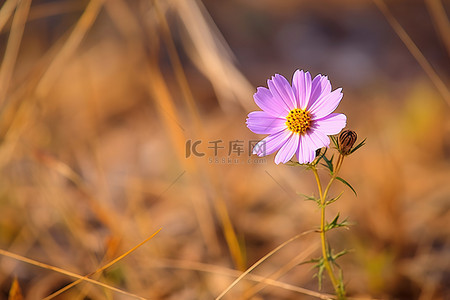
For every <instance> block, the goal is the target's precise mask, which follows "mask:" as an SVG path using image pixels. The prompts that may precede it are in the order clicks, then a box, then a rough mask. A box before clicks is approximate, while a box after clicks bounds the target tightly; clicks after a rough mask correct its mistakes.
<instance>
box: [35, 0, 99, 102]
mask: <svg viewBox="0 0 450 300" xmlns="http://www.w3.org/2000/svg"><path fill="white" fill-rule="evenodd" d="M102 6H103V0H91V1H90V2H89V4H88V6H87V7H86V9H85V10H84V12H83V14H82V15H81V17H80V19H79V20H78V22H77V24H76V25H75V28H74V29H73V31H72V33H71V34H70V36H69V38H68V39H67V41H66V43H65V44H64V46H63V47H62V48H61V50H60V51H59V52H58V54H57V56H56V57H55V58H54V60H53V61H52V63H51V65H50V66H49V68H48V70H47V72H46V73H45V74H44V75H43V77H42V79H41V81H40V82H39V84H38V86H37V87H36V94H37V95H38V97H41V98H42V97H45V95H46V94H47V93H48V90H49V89H50V88H51V86H52V84H53V82H54V80H55V79H56V78H57V77H58V75H59V74H60V72H61V70H63V69H64V64H65V63H66V62H67V60H68V59H69V58H70V57H71V56H72V55H73V53H74V52H75V50H76V49H77V48H78V46H79V45H80V43H81V41H82V40H83V38H84V36H85V35H86V33H87V32H88V30H89V29H90V28H91V27H92V25H93V24H94V21H95V20H96V19H97V16H98V14H99V13H100V10H101V8H102Z"/></svg>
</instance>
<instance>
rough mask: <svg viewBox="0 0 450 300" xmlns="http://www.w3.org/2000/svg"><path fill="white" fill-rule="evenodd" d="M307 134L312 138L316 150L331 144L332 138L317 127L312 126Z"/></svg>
mask: <svg viewBox="0 0 450 300" xmlns="http://www.w3.org/2000/svg"><path fill="white" fill-rule="evenodd" d="M307 135H308V136H309V138H310V139H311V143H313V144H314V147H315V149H314V150H317V149H319V148H322V147H328V146H329V145H330V138H329V137H328V136H327V135H326V134H325V133H323V132H321V131H319V130H317V129H314V128H310V129H309V131H308V134H307Z"/></svg>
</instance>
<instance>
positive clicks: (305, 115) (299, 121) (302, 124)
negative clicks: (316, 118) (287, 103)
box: [286, 108, 311, 134]
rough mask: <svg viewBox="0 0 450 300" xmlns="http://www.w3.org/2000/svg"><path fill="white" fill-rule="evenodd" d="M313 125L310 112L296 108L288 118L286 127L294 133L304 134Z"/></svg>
mask: <svg viewBox="0 0 450 300" xmlns="http://www.w3.org/2000/svg"><path fill="white" fill-rule="evenodd" d="M310 125H311V117H310V115H309V112H307V111H305V110H303V109H300V108H296V109H293V110H291V111H290V112H289V114H288V116H287V117H286V126H287V127H288V128H289V130H291V131H292V132H295V133H299V134H303V133H305V132H306V130H307V129H308V128H309V127H310Z"/></svg>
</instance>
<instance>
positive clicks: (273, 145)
mask: <svg viewBox="0 0 450 300" xmlns="http://www.w3.org/2000/svg"><path fill="white" fill-rule="evenodd" d="M291 133H292V132H291V131H290V130H289V129H286V130H283V131H280V132H277V133H275V134H271V135H269V136H268V137H266V138H265V139H263V140H261V141H260V142H258V143H257V144H256V145H255V147H253V154H257V155H258V156H266V155H270V154H272V153H274V152H275V151H277V150H278V149H280V148H281V147H282V146H283V145H284V143H285V142H286V141H287V139H288V138H289V136H290V134H291Z"/></svg>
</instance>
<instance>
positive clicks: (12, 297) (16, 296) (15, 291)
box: [8, 278, 23, 300]
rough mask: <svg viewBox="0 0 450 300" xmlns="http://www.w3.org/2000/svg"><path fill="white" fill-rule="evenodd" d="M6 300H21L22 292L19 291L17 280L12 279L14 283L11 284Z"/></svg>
mask: <svg viewBox="0 0 450 300" xmlns="http://www.w3.org/2000/svg"><path fill="white" fill-rule="evenodd" d="M8 300H23V296H22V291H21V290H20V285H19V281H17V278H14V281H13V283H12V284H11V289H10V290H9V295H8Z"/></svg>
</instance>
